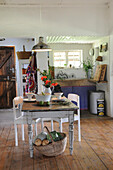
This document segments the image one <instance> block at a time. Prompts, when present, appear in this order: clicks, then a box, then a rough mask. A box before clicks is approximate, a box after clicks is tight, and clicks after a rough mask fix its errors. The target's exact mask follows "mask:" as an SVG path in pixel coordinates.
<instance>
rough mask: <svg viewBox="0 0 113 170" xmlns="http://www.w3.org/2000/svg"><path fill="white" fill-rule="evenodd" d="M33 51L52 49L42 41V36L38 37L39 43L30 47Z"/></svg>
mask: <svg viewBox="0 0 113 170" xmlns="http://www.w3.org/2000/svg"><path fill="white" fill-rule="evenodd" d="M32 51H34V52H43V51H52V49H51V48H50V47H49V45H47V44H45V43H44V42H43V37H39V43H38V44H36V45H34V46H33V48H32Z"/></svg>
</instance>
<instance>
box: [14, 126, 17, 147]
mask: <svg viewBox="0 0 113 170" xmlns="http://www.w3.org/2000/svg"><path fill="white" fill-rule="evenodd" d="M14 128H15V146H18V135H17V125H16V124H14Z"/></svg>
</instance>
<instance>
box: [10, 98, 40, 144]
mask: <svg viewBox="0 0 113 170" xmlns="http://www.w3.org/2000/svg"><path fill="white" fill-rule="evenodd" d="M22 104H23V98H22V97H21V96H19V97H15V98H14V99H13V114H14V129H15V146H18V131H17V125H18V124H21V125H22V140H23V141H24V140H25V138H24V124H27V121H26V118H25V117H24V112H21V109H22ZM39 121H40V119H36V120H33V121H32V124H34V125H35V135H37V123H38V122H39Z"/></svg>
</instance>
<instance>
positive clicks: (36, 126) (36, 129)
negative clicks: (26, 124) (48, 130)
mask: <svg viewBox="0 0 113 170" xmlns="http://www.w3.org/2000/svg"><path fill="white" fill-rule="evenodd" d="M35 136H37V123H36V122H35Z"/></svg>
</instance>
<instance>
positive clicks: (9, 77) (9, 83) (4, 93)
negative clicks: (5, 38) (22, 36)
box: [0, 46, 16, 109]
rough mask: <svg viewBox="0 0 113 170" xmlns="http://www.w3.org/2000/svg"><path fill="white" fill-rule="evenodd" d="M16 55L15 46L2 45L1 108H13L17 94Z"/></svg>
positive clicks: (0, 74)
mask: <svg viewBox="0 0 113 170" xmlns="http://www.w3.org/2000/svg"><path fill="white" fill-rule="evenodd" d="M14 55H15V48H14V47H12V46H11V47H6V46H3V47H2V46H1V47H0V109H1V108H12V107H13V98H14V97H15V96H16V78H15V56H14Z"/></svg>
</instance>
